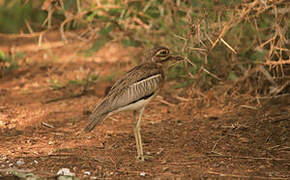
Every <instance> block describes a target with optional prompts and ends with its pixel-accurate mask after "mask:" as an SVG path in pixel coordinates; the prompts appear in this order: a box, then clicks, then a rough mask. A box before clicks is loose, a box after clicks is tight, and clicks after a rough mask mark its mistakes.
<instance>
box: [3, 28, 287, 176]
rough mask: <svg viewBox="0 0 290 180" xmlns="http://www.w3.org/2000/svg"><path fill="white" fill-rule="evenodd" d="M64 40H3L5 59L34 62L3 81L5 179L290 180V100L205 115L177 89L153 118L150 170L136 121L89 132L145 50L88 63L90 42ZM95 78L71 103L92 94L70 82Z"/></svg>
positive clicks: (149, 111) (153, 109) (155, 106)
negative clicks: (93, 117)
mask: <svg viewBox="0 0 290 180" xmlns="http://www.w3.org/2000/svg"><path fill="white" fill-rule="evenodd" d="M58 34H59V33H46V34H44V36H43V41H42V43H41V45H40V46H39V45H38V42H39V39H38V36H35V37H22V36H21V37H17V36H15V37H12V36H7V35H1V36H0V42H1V43H0V49H1V50H2V51H4V52H8V51H11V50H13V51H15V52H19V51H21V52H24V53H25V54H26V58H25V61H22V62H21V63H22V64H20V67H19V68H18V69H15V70H13V71H11V72H8V73H5V74H4V76H3V77H2V78H1V79H0V177H1V176H2V178H3V177H6V178H8V177H11V178H12V176H11V175H9V173H8V172H9V171H19V172H27V173H33V174H36V175H38V176H40V177H46V178H52V179H53V178H55V177H56V173H57V172H58V171H59V170H60V169H61V168H69V169H70V171H71V172H73V173H75V174H76V176H77V177H79V178H95V179H124V178H129V179H146V178H147V179H152V178H154V179H171V178H176V179H190V178H200V179H215V178H227V179H243V178H252V179H267V178H271V179H289V178H290V141H289V137H290V126H289V125H290V123H289V119H290V113H289V112H290V101H289V99H287V97H286V98H285V97H283V96H282V97H281V98H276V99H265V100H263V99H261V100H260V106H251V104H247V103H246V102H247V101H243V100H242V99H241V101H239V99H230V98H229V99H227V101H224V102H225V103H223V104H221V103H219V101H218V100H216V99H218V98H217V97H219V96H220V94H219V93H218V91H216V92H215V91H211V92H204V94H205V95H207V96H208V97H212V98H209V102H208V103H206V105H200V106H199V105H198V103H199V102H201V101H199V100H198V99H192V100H191V99H189V98H188V97H186V96H184V97H182V96H183V95H182V94H184V93H183V90H174V89H172V88H170V87H171V86H172V84H174V82H168V83H167V84H166V85H165V87H164V89H163V90H162V91H161V93H160V96H158V97H157V98H155V99H154V100H153V101H152V102H151V103H150V105H149V106H148V107H147V108H146V110H145V115H144V117H143V119H144V120H143V124H142V131H141V133H142V137H143V141H144V145H143V147H144V151H145V153H146V154H147V155H149V156H151V158H149V159H148V160H147V161H145V162H138V161H136V158H135V157H136V154H137V153H136V146H135V139H134V135H133V130H132V126H131V116H132V113H131V112H123V113H119V114H116V115H114V116H112V117H110V118H108V119H106V120H105V121H104V122H103V123H102V124H101V125H100V126H98V127H97V128H96V129H95V130H94V131H92V132H90V133H85V132H83V128H84V127H85V126H86V122H87V119H88V116H89V115H88V114H89V111H90V110H92V108H93V107H94V105H95V104H96V103H97V102H98V101H99V100H100V99H101V98H102V97H103V96H104V92H105V89H106V87H108V86H110V85H111V83H112V81H111V79H116V78H117V77H118V75H121V74H122V73H123V72H125V71H127V70H129V69H130V68H131V67H133V66H134V65H135V64H136V62H131V61H130V59H133V58H136V57H137V56H138V55H139V53H140V52H141V51H140V49H135V48H128V47H123V46H122V45H119V44H114V43H111V44H107V45H106V46H105V47H104V48H102V49H101V50H100V51H98V52H97V53H95V54H94V55H93V56H84V54H83V53H81V52H80V51H81V50H84V49H86V48H88V47H89V46H90V43H89V42H82V41H80V40H71V42H69V43H68V44H63V43H62V42H61V41H60V37H59V35H58ZM89 69H90V70H91V71H92V74H96V75H99V80H98V81H97V82H96V83H93V84H91V85H90V86H89V88H88V91H87V93H86V94H84V95H82V96H76V97H70V96H72V95H73V94H77V93H80V92H81V91H82V88H83V86H78V85H73V84H70V83H68V82H69V80H76V79H83V78H86V77H87V75H88V71H89ZM221 88H222V87H221ZM222 91H223V90H222V89H221V90H220V92H222ZM65 97H67V98H65ZM178 97H179V98H178ZM180 97H182V98H180ZM58 98H63V99H58ZM288 98H289V96H288ZM16 179H17V178H16Z"/></svg>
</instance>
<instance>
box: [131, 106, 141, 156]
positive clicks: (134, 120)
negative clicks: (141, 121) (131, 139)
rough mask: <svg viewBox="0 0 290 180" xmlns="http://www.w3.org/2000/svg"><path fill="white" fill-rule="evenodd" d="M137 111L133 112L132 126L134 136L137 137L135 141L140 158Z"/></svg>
mask: <svg viewBox="0 0 290 180" xmlns="http://www.w3.org/2000/svg"><path fill="white" fill-rule="evenodd" d="M136 113H137V112H136V111H133V119H132V125H133V131H134V136H135V141H136V147H137V153H138V156H137V158H139V157H140V148H139V147H140V146H139V138H138V132H137V125H136Z"/></svg>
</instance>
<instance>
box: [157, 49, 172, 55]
mask: <svg viewBox="0 0 290 180" xmlns="http://www.w3.org/2000/svg"><path fill="white" fill-rule="evenodd" d="M167 54H169V52H168V50H161V51H159V52H158V54H157V55H159V56H165V55H167Z"/></svg>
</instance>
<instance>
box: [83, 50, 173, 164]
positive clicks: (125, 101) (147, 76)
mask: <svg viewBox="0 0 290 180" xmlns="http://www.w3.org/2000/svg"><path fill="white" fill-rule="evenodd" d="M144 57H145V59H143V61H142V64H140V65H138V66H136V67H134V68H133V69H131V70H130V71H129V72H127V73H126V74H125V75H124V76H122V77H121V78H120V79H119V80H118V81H116V82H115V83H114V85H113V86H112V88H111V89H110V91H109V92H108V94H107V96H106V97H105V98H104V99H103V100H102V101H101V102H100V103H99V105H97V106H96V108H95V109H94V111H93V113H92V115H91V116H90V118H89V123H88V125H87V127H86V128H85V131H91V130H93V129H94V128H95V127H96V126H97V125H99V124H100V123H101V122H102V121H103V120H104V119H105V118H106V117H108V116H110V115H112V114H114V113H117V112H120V111H125V110H132V111H133V113H134V114H133V117H134V119H133V125H134V126H135V125H136V127H134V134H135V138H136V144H137V150H138V157H139V158H141V160H144V157H143V150H142V141H141V135H140V132H139V129H140V124H141V119H142V114H143V110H144V107H145V106H146V104H147V103H148V102H149V101H150V100H151V99H152V98H153V97H154V96H155V95H156V94H157V92H158V91H159V89H160V88H161V86H162V84H163V82H164V79H165V77H164V71H163V68H162V63H163V62H166V61H168V60H170V59H172V58H173V57H172V56H170V54H169V50H168V49H167V48H165V47H157V48H153V49H151V50H149V51H148V52H147V54H146V55H145V56H144ZM138 110H140V115H139V120H138V122H137V124H136V122H135V121H136V120H135V114H136V111H138Z"/></svg>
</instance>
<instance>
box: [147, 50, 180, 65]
mask: <svg viewBox="0 0 290 180" xmlns="http://www.w3.org/2000/svg"><path fill="white" fill-rule="evenodd" d="M169 60H182V58H181V57H179V56H172V54H171V53H170V51H169V49H168V48H166V47H163V46H158V47H154V48H152V49H150V50H148V51H147V52H146V53H145V56H144V59H143V62H148V61H149V62H155V63H164V62H167V61H169Z"/></svg>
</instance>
